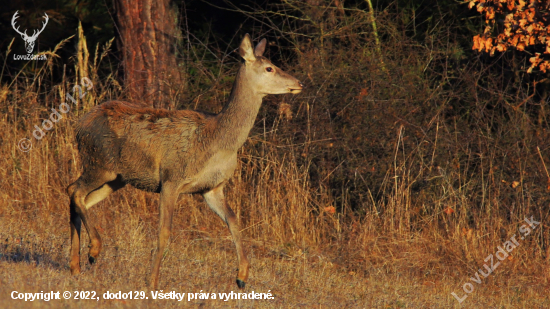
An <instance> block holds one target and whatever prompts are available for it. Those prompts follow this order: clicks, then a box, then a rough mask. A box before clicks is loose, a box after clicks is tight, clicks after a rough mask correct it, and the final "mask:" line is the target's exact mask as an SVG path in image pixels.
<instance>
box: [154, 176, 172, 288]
mask: <svg viewBox="0 0 550 309" xmlns="http://www.w3.org/2000/svg"><path fill="white" fill-rule="evenodd" d="M177 199H178V190H177V189H176V187H175V186H173V185H172V184H167V183H163V184H162V190H161V192H160V220H159V239H158V247H157V253H156V256H155V260H154V262H153V268H152V270H151V279H150V280H149V284H150V286H151V289H153V290H156V289H157V288H158V283H159V272H160V265H161V263H162V258H163V257H164V250H165V249H166V246H167V245H168V240H169V239H170V232H171V230H172V216H173V214H174V205H175V204H176V201H177Z"/></svg>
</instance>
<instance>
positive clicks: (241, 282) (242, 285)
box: [237, 279, 246, 289]
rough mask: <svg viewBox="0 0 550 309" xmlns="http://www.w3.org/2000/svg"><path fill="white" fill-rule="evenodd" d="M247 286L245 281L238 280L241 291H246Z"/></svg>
mask: <svg viewBox="0 0 550 309" xmlns="http://www.w3.org/2000/svg"><path fill="white" fill-rule="evenodd" d="M245 285H246V283H245V282H244V281H242V280H241V279H237V286H238V287H239V289H244V286H245Z"/></svg>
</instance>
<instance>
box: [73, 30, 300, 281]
mask: <svg viewBox="0 0 550 309" xmlns="http://www.w3.org/2000/svg"><path fill="white" fill-rule="evenodd" d="M265 46H266V40H265V39H263V40H262V41H261V42H260V43H259V44H258V45H257V46H256V48H255V49H253V48H252V41H251V40H250V36H249V35H248V34H247V35H245V37H244V39H243V40H242V42H241V45H240V47H239V54H240V55H241V56H242V57H243V58H244V63H243V64H242V65H241V67H240V69H239V71H238V73H237V76H236V78H235V83H234V84H233V89H232V91H231V95H230V97H229V102H228V103H227V105H225V107H224V108H223V109H222V111H221V112H220V113H219V114H217V115H211V114H206V113H202V112H198V111H190V110H177V111H168V110H164V109H153V108H143V107H140V106H139V105H135V104H132V103H128V102H122V101H110V102H105V103H103V104H101V105H98V106H96V107H94V108H93V109H92V110H90V112H89V113H87V114H86V115H84V116H83V117H82V119H80V121H79V123H78V125H77V128H76V139H77V141H78V149H79V152H80V156H81V159H82V165H83V172H82V175H81V176H80V177H79V178H78V180H76V181H75V182H74V183H72V184H71V185H69V186H68V188H67V193H68V194H69V197H70V200H71V201H70V226H71V262H70V266H71V273H72V274H78V273H80V230H81V222H83V223H84V226H85V227H86V230H87V231H88V236H89V237H90V251H89V254H88V260H89V262H90V263H94V262H95V261H96V259H97V258H98V255H99V253H100V252H101V238H100V237H99V234H98V232H97V231H96V229H95V228H94V224H93V222H91V219H90V216H89V215H88V209H89V208H90V207H91V206H93V205H95V204H96V203H98V202H100V201H101V200H103V199H105V198H106V197H107V196H109V194H111V193H113V192H115V191H116V190H118V189H120V188H122V187H124V186H125V185H126V184H131V185H132V186H134V187H136V188H138V189H141V190H145V191H149V192H157V193H160V221H159V238H158V248H157V251H156V256H155V259H154V262H153V266H152V271H151V277H150V281H149V285H150V286H151V288H153V289H157V288H158V282H159V270H160V265H161V262H162V257H163V253H164V250H165V248H166V245H167V243H168V239H169V237H170V230H171V224H172V216H173V213H174V205H175V204H176V201H177V198H178V195H179V194H180V193H187V194H194V193H200V194H202V196H203V197H204V199H205V201H206V203H207V204H208V206H209V207H210V208H211V209H212V210H213V211H214V212H215V213H216V214H218V215H219V216H220V217H221V218H222V220H224V221H225V223H226V224H227V226H228V228H229V230H230V232H231V235H232V237H233V242H234V243H235V247H236V251H237V259H238V264H239V269H238V274H237V285H238V286H239V287H240V288H243V287H244V286H245V282H246V280H247V278H248V268H249V264H248V259H247V257H246V255H245V253H244V250H243V246H242V243H241V238H240V232H239V226H238V224H237V220H236V217H235V214H234V213H233V211H232V210H231V208H230V207H229V206H228V205H227V204H226V203H225V199H224V193H223V188H224V185H225V183H226V182H227V180H228V179H229V178H230V177H231V176H232V175H233V172H234V170H235V168H236V166H237V150H238V149H239V148H241V146H242V145H243V144H244V142H245V141H246V139H247V137H248V134H249V132H250V130H251V129H252V126H253V125H254V122H255V119H256V115H257V114H258V111H259V109H260V105H261V103H262V98H263V97H264V96H266V95H268V94H285V93H294V94H296V93H299V92H300V91H301V90H302V84H301V83H300V82H299V81H298V80H297V79H296V78H294V77H292V76H290V75H289V74H287V73H285V72H284V71H283V70H281V69H279V68H278V67H276V66H274V65H273V64H272V63H271V62H270V61H269V60H268V59H267V58H265V57H263V56H262V54H263V53H264V50H265Z"/></svg>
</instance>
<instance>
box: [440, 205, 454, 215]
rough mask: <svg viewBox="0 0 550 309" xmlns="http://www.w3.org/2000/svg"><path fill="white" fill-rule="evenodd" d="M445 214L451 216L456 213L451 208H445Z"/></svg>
mask: <svg viewBox="0 0 550 309" xmlns="http://www.w3.org/2000/svg"><path fill="white" fill-rule="evenodd" d="M443 212H444V213H446V214H448V215H450V214H452V213H454V212H455V211H454V210H453V209H452V208H451V207H447V208H445V210H443Z"/></svg>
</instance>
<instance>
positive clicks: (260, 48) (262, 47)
mask: <svg viewBox="0 0 550 309" xmlns="http://www.w3.org/2000/svg"><path fill="white" fill-rule="evenodd" d="M266 44H267V40H266V39H263V40H261V41H260V43H258V45H256V48H255V49H254V55H255V56H256V57H261V56H262V55H263V54H264V51H265V45H266Z"/></svg>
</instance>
